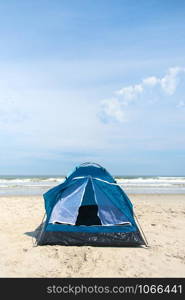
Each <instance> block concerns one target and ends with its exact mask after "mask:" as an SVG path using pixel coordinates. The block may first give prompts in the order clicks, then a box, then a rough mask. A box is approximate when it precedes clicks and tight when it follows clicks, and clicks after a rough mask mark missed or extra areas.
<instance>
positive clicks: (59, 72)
mask: <svg viewBox="0 0 185 300" xmlns="http://www.w3.org/2000/svg"><path fill="white" fill-rule="evenodd" d="M184 14H185V1H183V0H177V1H173V0H165V1H161V0H157V1H156V0H155V1H154V0H150V1H146V0H145V1H142V0H141V1H134V0H129V1H126V0H115V1H113V0H98V1H97V0H93V1H90V0H78V1H77V0H70V1H69V0H65V1H64V0H58V1H57V0H53V1H47V0H43V1H42V0H41V1H40V0H37V1H36V0H35V1H31V0H30V1H20V0H16V1H13V0H6V1H3V0H0V141H1V147H0V173H1V174H66V173H68V171H70V169H71V168H73V167H74V166H75V165H76V164H79V163H81V162H85V161H94V162H97V163H100V164H102V165H103V166H104V167H105V168H107V169H108V170H109V171H110V172H112V173H113V174H115V175H116V174H123V175H140V174H142V175H179V176H180V175H185V55H184V53H185V34H184V32H185V18H184Z"/></svg>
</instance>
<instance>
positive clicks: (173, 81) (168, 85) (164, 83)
mask: <svg viewBox="0 0 185 300" xmlns="http://www.w3.org/2000/svg"><path fill="white" fill-rule="evenodd" d="M182 72H185V69H184V68H179V67H174V68H170V69H169V70H168V72H167V74H166V75H165V76H164V77H163V78H161V79H160V85H161V88H162V89H163V90H164V92H165V93H166V94H168V95H173V94H174V92H175V91H176V88H177V85H178V83H179V75H180V73H182Z"/></svg>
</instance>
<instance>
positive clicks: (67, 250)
mask: <svg viewBox="0 0 185 300" xmlns="http://www.w3.org/2000/svg"><path fill="white" fill-rule="evenodd" d="M129 197H130V199H131V201H132V203H133V205H134V209H135V212H136V214H137V216H138V219H139V221H140V223H141V225H142V228H143V230H144V232H145V235H146V237H147V240H148V242H149V245H150V247H149V248H147V249H146V248H131V247H129V248H115V247H114V248H109V247H85V246H84V247H69V246H68V247H65V246H38V247H33V244H32V240H34V238H33V236H34V234H35V229H36V228H37V227H38V225H39V224H40V222H41V219H42V217H43V214H44V205H43V199H42V197H40V196H28V197H24V196H10V197H0V216H1V218H0V241H1V243H0V277H140V278H142V277H185V238H184V237H185V226H184V221H185V195H129Z"/></svg>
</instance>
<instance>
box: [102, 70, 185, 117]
mask: <svg viewBox="0 0 185 300" xmlns="http://www.w3.org/2000/svg"><path fill="white" fill-rule="evenodd" d="M184 73H185V68H182V67H173V68H169V69H168V70H167V73H166V74H165V75H164V76H163V77H161V78H160V77H156V76H150V77H146V78H144V79H143V80H142V81H141V82H140V83H138V84H134V85H129V86H125V87H123V88H121V89H119V90H118V91H116V92H115V93H116V94H117V97H120V98H116V99H109V100H104V101H102V102H101V116H102V115H104V118H105V116H107V119H108V118H110V119H111V120H112V118H115V119H116V120H117V121H120V122H123V121H125V112H124V108H125V106H126V105H129V103H130V102H131V100H134V99H137V98H138V96H139V95H142V94H143V93H144V92H147V91H148V90H149V89H150V90H154V89H155V88H156V87H157V86H158V87H159V88H160V89H161V90H162V91H163V92H164V93H165V94H166V95H170V96H172V95H173V94H174V93H175V91H176V89H177V86H178V84H179V82H180V79H181V75H182V74H184ZM150 101H151V100H150ZM182 106H184V104H183V102H182V101H181V102H180V103H179V104H178V107H182Z"/></svg>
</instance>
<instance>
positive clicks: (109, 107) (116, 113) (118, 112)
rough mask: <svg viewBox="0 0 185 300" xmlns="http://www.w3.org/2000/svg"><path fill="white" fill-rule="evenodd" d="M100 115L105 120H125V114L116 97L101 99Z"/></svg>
mask: <svg viewBox="0 0 185 300" xmlns="http://www.w3.org/2000/svg"><path fill="white" fill-rule="evenodd" d="M100 117H101V119H102V120H104V121H106V120H107V118H108V119H109V118H113V119H115V120H117V121H119V122H124V121H125V114H124V112H123V109H122V105H121V103H120V102H119V101H118V99H116V98H112V99H107V100H103V101H102V102H101V110H100Z"/></svg>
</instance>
